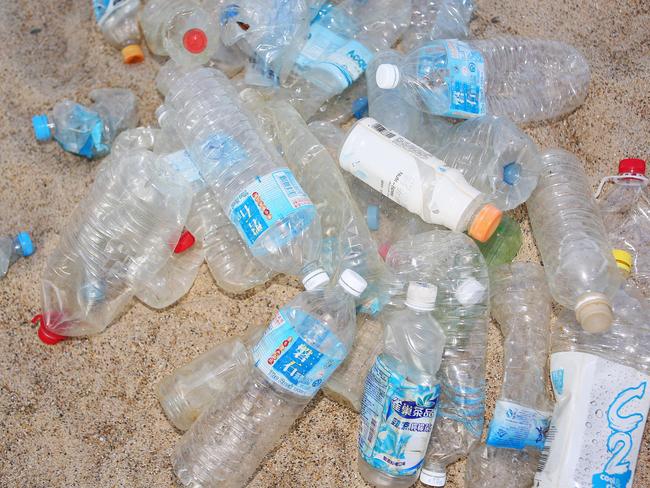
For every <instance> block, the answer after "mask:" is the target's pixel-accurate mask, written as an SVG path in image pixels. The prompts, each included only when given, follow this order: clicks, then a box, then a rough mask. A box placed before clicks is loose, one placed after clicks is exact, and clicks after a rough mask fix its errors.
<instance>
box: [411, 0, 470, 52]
mask: <svg viewBox="0 0 650 488" xmlns="http://www.w3.org/2000/svg"><path fill="white" fill-rule="evenodd" d="M412 1H413V13H412V15H411V25H410V26H409V29H408V30H407V31H406V33H405V34H404V37H403V38H402V41H401V43H400V47H401V48H402V50H403V51H405V52H409V51H411V50H413V49H415V48H416V47H420V46H421V45H422V44H425V43H427V42H429V41H433V40H435V39H467V38H468V37H469V21H470V20H471V18H472V13H473V11H474V2H473V0H412Z"/></svg>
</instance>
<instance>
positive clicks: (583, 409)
mask: <svg viewBox="0 0 650 488" xmlns="http://www.w3.org/2000/svg"><path fill="white" fill-rule="evenodd" d="M93 4H94V9H95V15H96V18H97V23H98V27H99V29H100V30H101V32H102V34H103V35H104V37H105V38H106V40H107V42H108V43H109V44H110V45H112V46H114V47H115V48H117V49H120V50H121V52H122V55H123V58H124V61H125V63H134V62H139V61H142V60H143V58H144V49H143V47H142V46H144V45H145V44H146V46H147V47H148V49H149V51H150V52H151V53H152V54H154V55H155V56H156V57H157V59H161V58H163V57H170V58H171V59H170V60H169V61H167V62H166V63H165V64H164V65H162V66H161V67H160V71H159V74H158V77H157V80H156V83H157V88H158V90H159V91H160V93H161V95H162V96H163V97H164V101H163V103H162V104H161V105H160V107H159V108H158V110H157V111H156V117H157V120H158V125H159V126H158V127H137V128H136V125H137V122H138V116H137V107H136V105H137V103H136V102H137V101H136V98H135V96H134V95H133V94H132V93H131V92H130V91H128V90H123V89H99V90H95V91H93V92H91V93H90V99H91V101H92V104H90V105H88V106H83V105H81V104H78V103H75V102H72V101H69V100H64V101H62V102H60V103H58V104H57V105H56V106H55V107H54V108H53V109H52V114H51V115H37V116H35V117H34V119H33V127H34V132H35V136H36V138H37V139H38V140H39V141H45V140H49V139H52V138H54V139H55V140H56V141H57V142H58V143H59V144H60V145H61V147H62V148H63V149H64V150H66V151H68V152H71V153H75V154H78V155H80V156H83V157H86V158H89V159H92V158H100V157H104V156H107V155H108V156H107V157H105V158H104V159H103V160H102V162H101V164H100V167H99V170H98V173H97V176H96V178H95V181H94V184H93V185H92V188H91V190H90V192H89V193H88V195H87V197H86V198H85V199H84V200H83V201H82V203H80V205H79V206H78V208H77V209H76V210H75V212H74V213H73V215H72V216H71V217H70V220H69V223H68V225H67V227H66V228H65V230H64V231H63V232H62V234H61V238H60V241H59V243H58V245H57V246H56V248H54V249H53V251H52V252H51V253H50V254H49V256H48V257H47V262H46V265H45V270H44V272H43V278H42V312H41V313H40V314H39V315H38V316H36V317H35V319H34V321H35V322H38V323H39V328H38V335H39V337H40V338H41V339H42V341H43V342H46V343H48V344H54V343H56V342H59V341H61V340H64V339H67V338H70V337H80V336H88V335H92V334H97V333H100V332H102V331H103V330H104V329H105V328H106V327H108V326H109V325H110V324H111V323H112V322H113V321H114V320H116V318H117V317H118V316H119V314H120V313H121V312H122V311H123V310H124V309H125V307H126V306H127V305H128V304H129V302H131V301H132V300H133V299H134V298H137V299H139V300H140V301H142V302H143V303H145V304H147V305H149V306H150V307H153V308H164V307H168V306H170V305H172V304H174V303H175V302H176V301H178V300H179V299H180V298H182V297H183V296H184V295H185V294H186V293H187V292H188V291H189V289H190V288H191V286H192V284H193V282H194V280H195V278H196V276H197V273H198V271H199V268H200V266H201V265H202V263H203V262H204V261H205V262H206V263H207V265H208V267H209V269H210V272H211V274H212V276H213V277H214V280H215V282H216V285H217V286H218V287H219V288H221V289H222V290H225V291H228V292H232V293H240V292H243V291H246V290H250V289H252V288H254V287H255V286H258V285H261V284H263V283H265V282H267V281H268V280H270V279H272V278H273V277H274V276H275V275H277V274H279V273H284V274H287V275H292V276H296V277H298V278H299V279H301V280H302V283H303V285H304V287H305V291H304V292H302V293H300V294H299V295H298V296H297V297H295V298H294V299H293V300H291V301H290V302H288V303H286V304H283V305H282V306H281V307H279V310H278V311H277V313H276V314H275V316H274V318H273V320H272V321H271V323H270V324H268V326H266V328H264V327H262V326H263V325H264V324H258V325H259V327H251V328H250V330H249V333H248V334H247V335H246V336H245V337H241V338H237V339H230V340H228V341H226V342H221V343H220V344H218V345H216V347H215V348H214V349H212V350H210V351H209V352H207V353H205V354H204V355H202V356H200V357H198V358H196V359H195V360H194V361H192V362H191V363H189V364H187V365H185V366H183V367H181V368H179V369H177V370H176V371H174V372H173V373H172V374H171V375H170V376H168V377H167V378H165V379H164V380H163V381H162V382H160V384H159V385H158V398H159V400H160V404H161V406H162V408H163V410H164V411H165V414H166V415H167V416H168V418H169V420H170V421H171V422H172V423H173V424H174V426H175V427H177V428H178V429H180V430H183V431H186V432H185V434H184V435H183V436H182V438H181V439H180V440H179V442H178V445H177V447H176V449H175V451H174V453H173V457H172V464H173V470H174V473H175V474H176V476H177V478H178V480H179V481H180V483H181V484H183V485H185V486H192V487H198V486H214V487H239V486H244V485H245V484H246V482H247V481H248V480H249V479H250V478H251V476H252V475H253V474H254V473H255V471H256V469H257V468H258V466H259V464H260V463H261V462H262V460H263V459H264V457H265V456H266V455H267V454H268V453H269V452H271V451H273V450H274V449H275V448H276V447H277V445H278V443H279V442H281V439H282V437H283V436H284V434H285V433H286V432H287V431H288V430H289V429H291V426H292V424H293V423H294V421H295V420H296V418H297V417H298V416H300V414H301V412H302V411H303V410H304V408H305V406H306V405H307V403H308V402H309V401H310V400H311V399H312V398H313V397H314V396H315V395H316V394H317V393H318V392H319V391H320V390H321V389H323V391H324V392H325V394H326V395H328V396H329V397H331V398H332V399H334V400H336V401H338V402H340V403H341V404H343V405H345V406H347V407H349V408H351V409H353V410H356V411H358V412H359V414H360V427H359V443H358V469H359V472H360V474H361V476H362V477H363V479H364V480H366V481H367V482H368V483H370V484H371V485H373V486H377V487H408V486H411V485H413V484H414V483H416V481H417V480H418V479H419V480H420V481H421V482H422V483H424V484H425V485H429V486H444V484H445V481H446V469H447V467H448V466H449V465H450V464H452V463H454V462H456V461H458V460H460V459H464V458H466V459H467V466H466V484H467V486H468V487H485V488H487V487H497V486H498V487H502V488H505V487H512V488H515V487H517V488H520V487H521V488H523V487H531V486H535V487H539V488H551V487H554V488H556V487H561V488H564V487H569V486H570V487H576V488H583V487H588V486H589V487H590V486H594V487H596V486H598V487H605V486H607V487H617V488H618V487H626V486H630V484H631V482H632V481H631V480H632V479H633V476H634V470H635V465H636V458H637V455H638V452H639V447H640V443H641V436H642V434H643V429H644V424H645V420H646V417H647V414H648V409H649V407H650V391H646V389H647V384H648V381H649V379H650V376H649V375H650V303H649V302H648V300H647V299H646V298H645V296H646V295H647V292H648V291H649V290H650V288H649V286H650V246H649V244H650V242H649V241H650V200H649V198H650V195H649V193H648V188H647V184H648V179H647V178H646V176H645V162H644V161H643V160H640V159H625V160H622V161H621V162H620V164H619V168H618V174H617V175H615V176H611V177H608V178H605V179H604V180H603V181H602V183H601V185H600V187H599V189H598V191H597V195H596V196H597V197H598V199H596V197H595V196H594V195H593V191H592V188H591V185H590V182H589V180H588V178H587V176H586V174H585V172H584V169H583V163H582V161H580V160H579V159H578V157H576V156H575V155H573V154H571V153H569V152H567V151H565V150H562V149H558V148H543V149H540V148H538V147H537V145H536V144H535V142H534V141H533V140H532V139H531V138H530V137H529V136H528V135H526V133H525V132H523V130H522V129H521V127H520V126H521V125H523V124H526V123H530V122H536V123H544V122H545V121H553V120H557V119H559V118H561V117H564V116H566V115H567V114H569V113H571V112H572V111H574V110H575V109H576V108H578V107H579V106H580V105H581V104H582V103H583V102H584V100H585V97H586V95H587V91H588V87H589V81H590V71H589V65H588V62H587V60H586V59H585V58H584V57H583V55H582V54H581V53H580V52H579V51H578V50H576V49H575V48H574V47H572V46H570V45H567V44H565V43H562V42H558V41H554V40H539V39H524V38H516V37H502V38H493V39H471V38H469V39H468V37H469V36H470V30H469V23H470V20H471V18H472V13H473V9H474V7H473V4H472V1H471V0H406V1H405V0H340V1H332V2H330V1H322V0H320V1H319V0H240V1H238V2H237V3H231V2H229V1H225V0H148V1H147V2H146V3H145V4H144V5H141V4H140V1H139V0H94V2H93ZM240 73H241V74H240ZM231 78H232V79H231ZM354 119H357V120H354ZM109 153H110V154H109ZM523 204H526V207H527V210H528V217H529V219H530V225H531V229H532V233H533V236H534V239H535V243H536V245H537V248H538V250H539V253H540V255H541V259H542V262H543V267H542V266H540V265H539V264H536V263H525V262H513V261H515V258H516V256H517V253H518V251H519V249H520V247H521V244H522V231H521V228H520V226H519V223H518V222H517V221H516V220H515V219H514V218H513V217H512V215H511V214H508V213H506V212H511V211H512V210H514V209H515V208H518V207H520V206H521V205H523ZM33 251H34V246H33V244H32V242H31V239H30V238H29V235H28V234H26V233H24V232H21V233H20V234H18V235H17V236H16V237H15V238H13V237H7V238H2V239H0V275H2V276H4V275H5V274H6V273H7V269H8V267H9V265H11V264H12V263H13V262H14V261H16V260H17V259H18V258H19V257H21V256H29V255H30V254H32V253H33ZM553 301H555V302H556V303H557V304H559V305H560V306H561V307H560V308H559V310H560V312H559V314H558V320H557V324H556V326H555V327H553V328H551V316H552V302H553ZM490 316H491V317H492V318H493V319H494V320H495V321H496V322H497V323H498V326H499V328H500V331H501V333H502V335H503V346H504V366H505V374H504V377H503V385H502V388H501V392H500V395H499V398H498V400H497V403H496V407H495V409H494V414H493V415H492V419H491V421H490V422H489V425H488V426H487V436H486V437H485V440H484V441H482V440H481V439H482V434H483V428H484V423H485V394H486V380H485V366H486V364H485V359H486V350H487V328H488V324H489V320H490ZM549 355H550V371H549V370H548V369H547V359H548V357H549ZM549 378H550V380H551V381H552V386H553V391H554V394H555V403H553V401H552V400H551V398H549V396H548V395H547V389H546V383H547V380H549Z"/></svg>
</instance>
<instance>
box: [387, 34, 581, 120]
mask: <svg viewBox="0 0 650 488" xmlns="http://www.w3.org/2000/svg"><path fill="white" fill-rule="evenodd" d="M448 42H450V41H447V40H444V41H442V40H441V41H433V42H431V43H428V44H426V45H425V46H422V47H420V48H418V49H416V50H414V51H412V52H411V53H410V54H408V55H407V56H406V57H405V58H404V59H403V60H402V61H401V63H399V64H398V65H393V66H395V67H396V69H397V70H398V73H397V74H398V80H399V81H397V86H395V88H396V89H398V90H399V93H400V95H401V96H402V98H403V99H404V101H405V102H407V103H410V104H412V105H413V106H414V107H416V108H418V109H420V110H423V111H427V112H430V113H433V114H435V115H445V114H447V112H448V110H449V107H450V92H449V87H450V83H451V81H450V80H451V77H450V78H449V79H447V77H448V76H450V73H449V70H448V68H449V61H450V60H449V59H448V56H447V51H446V45H447V43H448ZM464 42H465V44H466V46H467V47H468V48H469V49H471V50H474V51H476V52H478V53H479V54H480V56H481V57H482V59H483V63H484V68H485V83H484V84H483V85H482V86H478V87H476V97H477V98H481V97H484V99H485V107H484V110H485V112H483V113H487V114H492V115H504V116H508V117H509V118H511V119H512V120H513V121H515V122H516V123H527V122H535V121H540V120H547V119H555V118H557V117H560V116H562V115H565V114H567V113H569V112H571V111H573V110H575V109H576V108H577V107H579V106H580V105H581V104H582V102H583V101H584V99H585V97H586V95H587V90H588V88H589V80H590V74H589V65H588V63H587V60H586V59H585V58H584V57H583V56H582V54H580V53H579V52H578V51H577V50H576V49H575V48H573V47H572V46H570V45H568V44H564V43H562V42H558V41H542V40H535V39H524V38H516V37H503V38H495V39H489V40H472V41H464ZM477 110H478V107H477ZM476 113H477V115H478V114H480V113H479V112H476ZM474 116H476V115H474Z"/></svg>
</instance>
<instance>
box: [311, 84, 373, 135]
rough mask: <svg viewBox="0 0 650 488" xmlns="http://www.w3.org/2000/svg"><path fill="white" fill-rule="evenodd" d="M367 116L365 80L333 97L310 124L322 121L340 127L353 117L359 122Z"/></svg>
mask: <svg viewBox="0 0 650 488" xmlns="http://www.w3.org/2000/svg"><path fill="white" fill-rule="evenodd" d="M364 76H365V75H364ZM367 116H368V98H367V96H366V84H365V83H364V80H363V79H359V82H358V83H353V84H352V86H350V87H349V88H348V89H346V90H345V91H343V92H342V93H341V94H339V95H337V96H335V97H332V98H331V99H329V100H328V101H327V102H325V103H324V104H323V105H322V106H321V107H320V108H319V109H318V111H317V112H316V113H315V114H314V115H313V116H312V117H310V119H309V123H311V122H315V121H321V122H329V123H331V124H336V125H339V126H340V125H342V124H344V123H346V122H347V121H348V120H350V119H351V118H352V117H354V118H355V119H357V120H358V119H362V118H363V117H367Z"/></svg>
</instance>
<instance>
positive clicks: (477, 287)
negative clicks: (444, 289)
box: [455, 277, 485, 307]
mask: <svg viewBox="0 0 650 488" xmlns="http://www.w3.org/2000/svg"><path fill="white" fill-rule="evenodd" d="M455 296H456V300H458V303H460V304H461V305H463V306H465V307H466V306H468V305H476V304H477V303H478V302H480V301H481V300H483V298H484V297H485V287H484V286H483V285H482V284H481V283H480V282H479V281H478V280H477V279H476V278H473V277H470V278H467V279H466V280H465V281H463V282H462V283H461V284H460V286H459V287H458V289H457V290H456V293H455Z"/></svg>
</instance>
